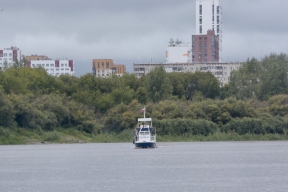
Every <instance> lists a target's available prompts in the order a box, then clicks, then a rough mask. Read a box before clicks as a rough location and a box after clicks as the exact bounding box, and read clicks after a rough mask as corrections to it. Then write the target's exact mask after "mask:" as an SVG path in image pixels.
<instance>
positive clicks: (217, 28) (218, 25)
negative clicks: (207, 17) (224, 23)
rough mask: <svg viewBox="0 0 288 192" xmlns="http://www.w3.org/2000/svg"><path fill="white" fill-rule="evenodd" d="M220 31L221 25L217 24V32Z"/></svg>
mask: <svg viewBox="0 0 288 192" xmlns="http://www.w3.org/2000/svg"><path fill="white" fill-rule="evenodd" d="M219 31H220V30H219V25H217V33H219Z"/></svg>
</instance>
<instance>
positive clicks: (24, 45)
mask: <svg viewBox="0 0 288 192" xmlns="http://www.w3.org/2000/svg"><path fill="white" fill-rule="evenodd" d="M195 2H196V0H61V1H60V0H0V10H2V9H3V10H2V11H1V12H0V23H1V29H0V49H3V48H8V47H10V46H17V47H19V48H20V49H21V50H22V53H23V54H24V55H31V54H38V55H46V56H48V57H50V58H52V59H61V58H67V59H73V60H74V62H75V68H76V76H81V75H84V74H86V73H91V72H92V59H113V60H115V62H116V63H117V64H125V65H126V69H127V71H128V72H132V69H133V63H149V62H151V60H152V62H153V63H165V52H166V48H167V45H168V42H169V40H170V38H174V39H177V38H178V39H179V40H181V41H183V42H191V35H192V34H195V23H196V21H195V5H196V3H195ZM221 4H222V8H223V18H222V20H223V28H222V29H223V45H222V46H223V53H222V55H223V61H224V62H226V61H235V62H236V61H245V60H246V59H247V58H251V57H253V56H254V57H256V58H258V59H260V58H261V56H262V57H263V56H265V55H267V54H270V53H271V52H275V53H281V52H284V53H288V25H287V23H288V21H287V19H288V12H287V8H288V1H287V0H273V1H271V0H221Z"/></svg>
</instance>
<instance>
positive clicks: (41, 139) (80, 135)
mask: <svg viewBox="0 0 288 192" xmlns="http://www.w3.org/2000/svg"><path fill="white" fill-rule="evenodd" d="M132 138H133V130H124V131H122V132H121V133H118V134H116V133H102V134H97V135H95V134H88V133H85V132H81V131H77V130H75V129H64V128H58V129H55V130H54V131H49V132H48V131H41V130H38V131H37V130H27V129H20V128H17V129H16V128H14V129H11V128H0V145H18V144H41V143H121V142H131V143H132ZM272 140H288V135H286V134H285V135H279V134H266V135H252V134H245V135H239V134H237V133H227V134H226V133H220V132H217V133H215V134H213V135H208V136H203V135H193V136H173V135H157V142H199V141H272Z"/></svg>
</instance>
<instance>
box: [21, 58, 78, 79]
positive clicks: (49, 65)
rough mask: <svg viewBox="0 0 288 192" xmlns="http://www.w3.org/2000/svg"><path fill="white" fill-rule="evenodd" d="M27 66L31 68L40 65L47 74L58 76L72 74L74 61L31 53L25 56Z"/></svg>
mask: <svg viewBox="0 0 288 192" xmlns="http://www.w3.org/2000/svg"><path fill="white" fill-rule="evenodd" d="M25 58H26V60H27V66H28V67H31V68H36V67H42V68H44V69H45V70H46V71H47V73H48V74H49V75H52V76H56V77H59V76H60V75H74V74H75V68H74V61H73V60H68V59H59V60H53V59H50V58H49V57H47V56H44V55H41V56H36V55H31V56H26V57H25Z"/></svg>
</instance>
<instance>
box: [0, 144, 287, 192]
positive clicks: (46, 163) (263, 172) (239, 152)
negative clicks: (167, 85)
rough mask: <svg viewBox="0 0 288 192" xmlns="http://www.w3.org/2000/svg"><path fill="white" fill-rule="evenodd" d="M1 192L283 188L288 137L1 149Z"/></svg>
mask: <svg viewBox="0 0 288 192" xmlns="http://www.w3.org/2000/svg"><path fill="white" fill-rule="evenodd" d="M0 191H1V192H8V191H11V192H18V191H27V192H34V191H39V192H40V191H41V192H42V191H43V192H46V191H49V192H50V191H55V192H56V191H57V192H60V191H67V192H68V191H69V192H71V191H81V192H86V191H101V192H102V191H117V192H130V191H131V192H132V191H133V192H135V191H137V192H144V191H145V192H148V191H149V192H154V191H157V192H158V191H163V192H166V191H173V192H174V191H181V192H182V191H189V192H190V191H193V192H195V191H199V192H200V191H201V192H210V191H211V192H212V191H213V192H220V191H221V192H234V191H235V192H236V191H237V192H238V191H243V192H249V191H251V192H256V191H261V192H265V191H275V192H280V191H283V192H284V191H285V192H287V191H288V142H285V141H279V142H207V143H158V148H155V149H134V146H133V145H132V143H131V144H130V143H124V144H60V145H58V144H57V145H56V144H55V145H54V144H52V145H23V146H0Z"/></svg>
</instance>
